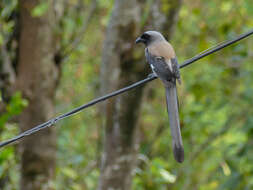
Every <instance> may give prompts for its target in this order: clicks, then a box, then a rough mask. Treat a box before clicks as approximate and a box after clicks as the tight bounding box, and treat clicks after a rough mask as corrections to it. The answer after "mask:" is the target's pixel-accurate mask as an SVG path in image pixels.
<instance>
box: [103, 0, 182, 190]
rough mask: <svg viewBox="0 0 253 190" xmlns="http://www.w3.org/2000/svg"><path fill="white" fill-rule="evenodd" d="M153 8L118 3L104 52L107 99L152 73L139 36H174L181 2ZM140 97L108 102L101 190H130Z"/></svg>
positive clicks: (131, 0) (134, 0)
mask: <svg viewBox="0 0 253 190" xmlns="http://www.w3.org/2000/svg"><path fill="white" fill-rule="evenodd" d="M149 2H150V1H149ZM152 2H153V3H152V4H149V3H148V2H146V1H142V0H115V5H114V8H113V11H112V16H111V19H110V22H109V25H108V28H107V33H106V40H105V42H104V49H103V57H102V67H101V79H102V80H101V83H102V93H103V94H104V93H106V92H110V91H113V90H115V89H119V88H122V87H124V86H127V85H129V84H132V83H133V82H136V81H138V80H140V79H143V78H144V77H145V76H147V74H148V72H149V71H150V70H149V69H148V66H147V64H146V63H145V59H144V49H143V47H140V46H139V47H138V46H136V45H135V43H134V42H135V39H136V37H137V36H138V35H140V34H141V33H142V32H143V31H144V30H160V31H161V32H163V33H165V36H166V37H168V38H169V37H170V36H171V33H172V29H173V25H174V23H175V21H176V17H177V12H178V10H179V7H180V4H181V1H178V0H168V1H162V2H160V1H152ZM164 3H166V4H169V5H167V6H166V7H168V8H167V10H163V9H162V7H163V4H164ZM143 15H148V16H147V17H145V16H143ZM144 25H145V26H146V27H144ZM166 34H167V35H166ZM142 97H143V87H139V88H137V89H134V90H132V91H130V92H128V93H125V94H123V95H120V96H118V97H115V98H113V99H111V100H109V101H108V102H107V104H106V106H105V110H104V111H105V115H106V124H105V139H104V152H103V155H102V162H101V176H100V181H99V185H98V190H109V189H110V190H113V189H114V190H116V189H117V190H121V189H122V190H129V189H131V184H132V177H133V175H134V168H135V167H136V163H137V153H138V148H139V142H138V118H139V113H140V108H141V102H142Z"/></svg>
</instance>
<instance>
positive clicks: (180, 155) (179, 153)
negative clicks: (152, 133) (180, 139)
mask: <svg viewBox="0 0 253 190" xmlns="http://www.w3.org/2000/svg"><path fill="white" fill-rule="evenodd" d="M173 153H174V158H175V160H176V161H177V162H179V163H182V162H183V161H184V148H183V147H182V146H180V147H176V146H174V147H173Z"/></svg>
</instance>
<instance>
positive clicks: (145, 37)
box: [141, 33, 150, 40]
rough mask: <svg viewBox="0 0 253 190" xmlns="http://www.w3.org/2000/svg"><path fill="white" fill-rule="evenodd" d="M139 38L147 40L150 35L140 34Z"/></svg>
mask: <svg viewBox="0 0 253 190" xmlns="http://www.w3.org/2000/svg"><path fill="white" fill-rule="evenodd" d="M141 38H142V39H145V40H148V39H149V38H150V35H148V34H145V33H144V34H142V36H141Z"/></svg>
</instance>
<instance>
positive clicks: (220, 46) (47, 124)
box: [0, 29, 253, 148]
mask: <svg viewBox="0 0 253 190" xmlns="http://www.w3.org/2000/svg"><path fill="white" fill-rule="evenodd" d="M252 34H253V29H252V30H250V31H249V32H246V33H244V34H241V35H240V36H237V37H236V38H234V39H232V40H228V41H224V42H222V43H220V44H218V45H216V46H214V47H213V48H211V49H210V48H209V49H207V50H205V51H203V52H201V53H200V54H198V55H196V56H194V57H192V58H190V59H188V60H186V61H184V62H183V63H182V64H181V65H180V68H184V67H186V66H188V65H190V64H192V63H193V62H196V61H198V60H199V59H202V58H204V57H206V56H208V55H210V54H212V53H215V52H217V51H219V50H221V49H223V48H225V47H227V46H229V45H231V44H234V43H236V42H238V41H240V40H242V39H244V38H247V37H248V36H250V35H252ZM156 78H157V77H156V76H154V75H149V77H147V78H145V79H143V80H141V81H138V82H136V83H134V84H132V85H130V86H127V87H125V88H121V89H119V90H116V91H114V92H112V93H109V94H106V95H104V96H101V97H99V98H96V99H94V100H92V101H90V102H88V103H87V104H84V105H82V106H80V107H77V108H75V109H73V110H71V111H69V112H67V113H65V114H62V115H59V116H57V117H55V118H53V119H50V120H49V121H47V122H45V123H42V124H40V125H37V126H36V127H34V128H31V129H29V130H27V131H24V132H23V133H21V134H19V135H17V136H15V137H13V138H11V139H9V140H7V141H4V142H1V143H0V148H1V147H4V146H6V145H8V144H10V143H13V142H15V141H17V140H19V139H22V138H24V137H25V136H29V135H31V134H33V133H36V132H38V131H40V130H42V129H44V128H47V127H51V126H52V125H54V124H55V123H57V122H58V121H60V120H62V119H64V118H67V117H70V116H72V115H74V114H77V113H78V112H80V111H81V110H83V109H85V108H88V107H90V106H92V105H94V104H97V103H99V102H102V101H105V100H107V99H109V98H111V97H113V96H116V95H119V94H122V93H123V92H126V91H129V90H131V89H133V88H136V87H138V86H140V85H143V84H145V83H147V82H150V81H152V80H154V79H156Z"/></svg>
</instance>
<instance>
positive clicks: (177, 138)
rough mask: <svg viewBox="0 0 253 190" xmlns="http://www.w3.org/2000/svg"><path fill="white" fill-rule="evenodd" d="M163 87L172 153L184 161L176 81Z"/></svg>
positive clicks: (177, 158)
mask: <svg viewBox="0 0 253 190" xmlns="http://www.w3.org/2000/svg"><path fill="white" fill-rule="evenodd" d="M165 89H166V102H167V111H168V115H169V120H170V130H171V136H172V147H173V153H174V157H175V159H176V161H178V162H180V163H182V162H183V161H184V148H183V141H182V137H181V131H180V122H179V114H178V99H177V89H176V83H170V84H169V85H166V86H165Z"/></svg>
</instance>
